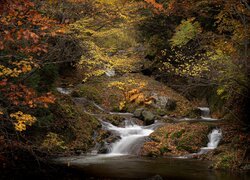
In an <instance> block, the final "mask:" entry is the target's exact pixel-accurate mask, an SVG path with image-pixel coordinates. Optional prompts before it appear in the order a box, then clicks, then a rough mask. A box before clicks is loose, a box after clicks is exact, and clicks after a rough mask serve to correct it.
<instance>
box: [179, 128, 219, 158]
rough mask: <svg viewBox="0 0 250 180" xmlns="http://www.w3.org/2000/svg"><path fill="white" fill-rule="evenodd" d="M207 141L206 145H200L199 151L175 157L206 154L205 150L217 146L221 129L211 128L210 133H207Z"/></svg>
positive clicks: (207, 150)
mask: <svg viewBox="0 0 250 180" xmlns="http://www.w3.org/2000/svg"><path fill="white" fill-rule="evenodd" d="M207 137H208V140H209V141H208V143H207V147H202V148H201V149H200V151H199V152H197V153H192V154H188V155H184V156H179V157H177V158H181V159H182V158H183V159H185V158H193V157H195V156H198V155H202V154H206V153H207V152H209V151H211V150H214V149H216V148H217V147H218V145H219V143H220V140H221V138H222V131H221V130H220V129H213V130H212V132H211V133H209V134H208V136H207Z"/></svg>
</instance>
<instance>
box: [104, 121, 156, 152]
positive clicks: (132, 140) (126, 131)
mask: <svg viewBox="0 0 250 180" xmlns="http://www.w3.org/2000/svg"><path fill="white" fill-rule="evenodd" d="M102 124H103V126H104V128H105V129H107V130H109V131H113V132H114V133H116V134H117V135H119V136H120V138H121V139H120V140H119V141H117V142H115V143H114V144H113V145H112V147H111V152H110V153H109V155H117V154H120V155H130V154H138V153H139V150H140V147H141V146H142V144H143V142H144V140H145V137H147V136H149V135H150V134H151V133H152V132H154V129H155V128H156V127H157V126H159V124H158V123H156V124H153V125H151V126H139V125H136V124H135V123H133V121H129V120H127V121H126V122H125V127H117V126H114V125H112V124H111V123H108V122H102Z"/></svg>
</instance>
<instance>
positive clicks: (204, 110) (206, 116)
mask: <svg viewBox="0 0 250 180" xmlns="http://www.w3.org/2000/svg"><path fill="white" fill-rule="evenodd" d="M198 109H199V110H201V119H203V120H207V121H213V120H217V119H214V118H211V117H210V109H209V108H208V107H198Z"/></svg>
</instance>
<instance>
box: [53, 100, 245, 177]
mask: <svg viewBox="0 0 250 180" xmlns="http://www.w3.org/2000/svg"><path fill="white" fill-rule="evenodd" d="M95 106H96V108H98V109H99V110H101V111H102V112H105V113H109V114H112V112H107V111H106V110H104V109H103V108H102V107H100V106H98V105H97V104H95ZM201 110H202V111H203V112H204V113H203V114H202V116H203V117H204V118H210V113H209V109H206V108H201ZM116 114H117V115H121V116H124V117H126V121H125V125H124V126H123V127H118V126H114V125H113V124H111V123H109V122H105V121H102V120H100V121H101V123H102V126H103V129H106V130H108V131H110V132H112V134H114V135H116V136H119V137H120V139H118V140H117V141H115V142H114V143H112V144H111V147H110V150H109V153H107V154H96V153H93V154H95V155H91V154H89V155H85V156H77V157H69V158H59V159H57V160H56V161H57V163H60V164H65V165H67V167H69V168H70V169H74V170H77V171H78V172H81V178H80V179H159V180H161V179H173V180H176V179H185V180H189V179H190V180H193V179H202V180H220V179H222V180H236V179H243V180H247V179H248V178H249V174H231V173H228V172H222V171H215V170H212V169H210V168H209V166H210V162H208V161H201V160H197V159H192V157H194V156H196V155H201V154H204V153H207V152H208V151H211V150H213V149H215V148H216V147H217V146H218V145H219V142H220V140H221V138H222V132H221V130H220V129H213V130H212V131H211V133H209V135H208V144H207V147H203V148H201V149H200V151H199V152H197V153H194V154H190V155H187V156H184V157H180V158H145V157H140V156H138V154H139V151H140V148H141V146H142V145H143V143H144V142H145V140H146V139H147V137H148V136H149V135H150V134H151V133H152V132H154V130H155V129H156V128H157V127H159V126H161V125H162V123H159V122H157V121H156V122H155V123H154V124H152V125H150V126H140V125H138V124H136V123H135V122H134V121H133V119H132V118H131V116H132V114H130V113H116ZM95 151H96V152H98V150H95Z"/></svg>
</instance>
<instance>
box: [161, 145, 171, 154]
mask: <svg viewBox="0 0 250 180" xmlns="http://www.w3.org/2000/svg"><path fill="white" fill-rule="evenodd" d="M160 152H161V154H164V153H167V152H171V150H170V149H169V148H168V147H166V146H163V147H161V148H160Z"/></svg>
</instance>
